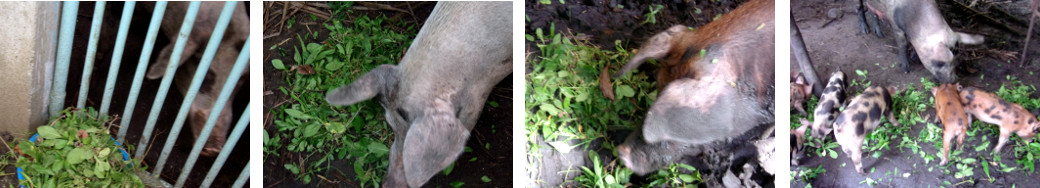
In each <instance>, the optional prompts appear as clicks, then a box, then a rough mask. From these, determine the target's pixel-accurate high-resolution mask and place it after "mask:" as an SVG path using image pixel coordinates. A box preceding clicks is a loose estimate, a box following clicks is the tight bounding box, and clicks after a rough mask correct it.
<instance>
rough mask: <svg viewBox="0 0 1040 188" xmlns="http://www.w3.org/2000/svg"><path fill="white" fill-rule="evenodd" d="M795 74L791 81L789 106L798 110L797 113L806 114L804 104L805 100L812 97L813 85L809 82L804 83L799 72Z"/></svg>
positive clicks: (803, 78) (803, 77)
mask: <svg viewBox="0 0 1040 188" xmlns="http://www.w3.org/2000/svg"><path fill="white" fill-rule="evenodd" d="M795 75H797V76H795V77H794V79H792V82H791V107H794V109H795V110H798V113H802V114H803V115H806V112H805V107H804V106H805V102H807V101H809V98H811V97H812V88H813V85H812V84H811V83H810V84H806V81H805V76H802V74H801V73H798V74H795Z"/></svg>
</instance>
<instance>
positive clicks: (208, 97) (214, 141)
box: [143, 2, 249, 157]
mask: <svg viewBox="0 0 1040 188" xmlns="http://www.w3.org/2000/svg"><path fill="white" fill-rule="evenodd" d="M188 4H189V2H169V4H168V5H167V7H166V12H165V13H164V16H163V20H162V25H161V27H160V29H161V30H162V32H163V34H165V35H166V37H167V38H168V39H169V40H170V41H171V42H170V44H169V45H166V46H165V47H163V48H162V50H161V51H159V56H158V57H157V58H156V59H155V63H153V64H152V65H151V67H149V69H148V72H147V74H146V75H145V77H147V78H148V79H159V78H162V77H163V76H165V74H166V68H167V65H168V64H169V61H170V56H171V53H173V48H174V43H175V41H177V35H178V33H179V32H180V28H181V24H182V23H183V22H184V15H185V13H186V12H187V10H188ZM143 5H144V7H145V8H146V9H148V10H150V11H153V9H154V8H155V7H154V6H155V4H154V3H144V4H143ZM223 7H224V2H202V5H201V6H200V8H199V12H198V15H197V17H196V18H195V24H194V26H193V27H192V30H191V34H189V35H188V40H187V43H185V45H184V52H183V53H181V57H180V58H181V59H180V61H179V62H178V66H184V67H185V68H184V70H187V71H177V72H176V73H175V75H174V76H175V77H174V85H176V87H177V91H179V92H180V93H181V94H186V93H187V92H188V89H189V87H190V86H191V81H192V77H193V76H194V75H195V70H196V69H197V68H198V66H199V59H200V58H201V57H202V53H203V51H204V50H205V45H206V44H208V43H209V39H210V36H212V35H213V29H214V28H215V27H216V22H217V19H218V18H219V17H220V12H221V11H222V9H223ZM248 37H249V16H248V15H246V11H245V4H244V3H241V2H239V3H238V5H237V6H236V7H235V12H234V13H233V16H232V17H231V22H230V23H229V24H228V27H227V30H226V31H225V32H224V37H223V40H222V41H221V43H220V46H219V47H218V48H217V52H216V54H215V55H214V57H213V62H212V63H211V64H210V67H209V69H208V70H207V71H208V72H207V73H206V77H205V79H204V80H203V82H202V86H200V88H199V93H198V95H197V96H196V97H195V100H194V101H193V102H192V103H191V107H190V109H189V111H188V112H189V113H188V121H187V123H188V125H190V126H191V130H192V133H193V136H194V137H195V138H196V139H197V138H198V137H199V133H200V132H202V129H203V128H204V126H205V125H206V120H207V119H208V118H209V115H210V113H213V112H211V111H212V110H213V106H215V105H216V103H217V101H216V100H217V96H218V95H220V90H221V88H223V87H224V84H225V83H224V82H226V81H227V79H228V76H230V75H229V74H231V69H232V68H233V67H234V65H235V61H236V60H237V58H238V54H239V52H240V51H241V50H242V45H243V44H244V43H245V42H246V39H247V38H248ZM189 59H191V60H189ZM246 70H248V68H247V69H246ZM233 84H236V86H235V88H236V89H235V91H234V92H236V93H237V92H238V90H239V89H237V88H239V86H240V85H241V82H239V83H233ZM231 96H235V94H234V93H232V94H231ZM231 119H232V117H231V101H228V102H227V103H225V106H224V109H223V110H222V111H221V112H220V116H219V117H218V118H217V122H216V125H214V127H213V130H212V132H211V134H210V135H209V140H208V141H207V142H206V145H205V147H204V148H203V149H202V153H201V154H202V156H208V157H212V156H216V155H217V154H218V153H220V150H221V149H222V148H223V147H224V142H225V141H226V139H227V133H228V127H230V126H231Z"/></svg>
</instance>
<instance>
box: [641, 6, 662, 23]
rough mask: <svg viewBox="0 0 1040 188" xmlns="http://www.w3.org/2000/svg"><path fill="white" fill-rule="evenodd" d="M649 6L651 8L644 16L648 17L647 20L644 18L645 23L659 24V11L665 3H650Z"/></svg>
mask: <svg viewBox="0 0 1040 188" xmlns="http://www.w3.org/2000/svg"><path fill="white" fill-rule="evenodd" d="M648 8H649V9H650V12H647V13H646V14H643V17H644V18H646V20H643V24H646V23H650V24H657V13H659V12H660V11H661V9H663V8H664V5H660V4H653V5H649V7H648Z"/></svg>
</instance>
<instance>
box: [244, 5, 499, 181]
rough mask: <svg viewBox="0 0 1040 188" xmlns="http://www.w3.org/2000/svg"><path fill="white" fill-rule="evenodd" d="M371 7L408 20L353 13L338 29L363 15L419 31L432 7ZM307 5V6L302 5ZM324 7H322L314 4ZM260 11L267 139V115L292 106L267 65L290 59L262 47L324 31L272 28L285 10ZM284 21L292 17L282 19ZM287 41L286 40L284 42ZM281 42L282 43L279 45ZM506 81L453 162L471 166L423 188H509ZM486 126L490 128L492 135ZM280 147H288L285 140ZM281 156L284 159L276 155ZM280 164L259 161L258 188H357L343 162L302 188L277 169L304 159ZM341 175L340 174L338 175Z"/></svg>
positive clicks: (302, 25) (303, 26) (312, 26)
mask: <svg viewBox="0 0 1040 188" xmlns="http://www.w3.org/2000/svg"><path fill="white" fill-rule="evenodd" d="M373 3H377V4H384V5H389V6H391V7H396V8H400V9H403V10H409V11H411V13H413V14H414V16H413V15H410V14H408V13H403V12H398V11H389V10H371V11H362V10H355V12H354V14H351V15H347V17H348V18H350V19H348V20H346V21H344V22H345V23H344V26H346V25H349V24H350V22H351V20H353V19H354V18H357V17H360V16H361V15H366V16H368V17H370V18H371V17H376V16H379V15H386V16H387V17H388V19H387V21H386V22H384V23H387V24H384V26H387V27H390V29H392V30H395V31H403V30H404V28H400V27H398V26H397V24H389V23H391V22H407V23H414V24H415V25H416V26H415V28H421V27H422V25H421V24H422V23H423V22H424V21H425V20H426V18H427V17H429V14H430V12H431V11H432V10H433V7H434V6H435V5H436V3H434V2H373ZM308 4H311V3H310V2H308ZM318 4H324V3H318ZM264 9H265V10H266V11H268V12H270V13H271V14H268V15H265V16H264V25H265V27H264V28H265V29H264V36H265V38H264V46H265V48H264V60H263V69H264V107H263V109H264V114H265V115H264V129H265V130H267V131H268V132H269V133H274V132H276V128H275V126H274V124H273V119H271V118H270V113H271V109H273V108H276V107H278V106H281V105H291V104H293V103H295V101H292V99H291V98H289V97H288V96H286V95H284V94H283V93H282V92H280V91H278V88H279V87H282V86H287V83H285V79H284V78H285V76H286V75H285V72H283V71H277V70H275V69H274V67H272V66H271V63H270V60H272V59H292V58H285V57H282V56H280V55H279V54H278V53H277V51H276V50H271V49H270V48H268V47H271V46H276V45H277V46H280V47H282V48H291V47H293V46H300V45H301V44H300V42H299V41H298V40H296V34H297V33H313V32H317V33H318V37H317V38H318V39H321V38H326V37H328V35H329V31H328V30H326V29H325V28H324V27H322V26H321V23H324V22H325V21H326V20H325V19H318V21H317V22H315V21H311V20H309V19H297V21H298V22H297V23H296V24H297V26H294V27H293V28H289V29H287V28H284V26H282V28H278V27H277V26H276V25H277V24H276V23H273V22H279V21H281V19H282V10H283V9H285V5H284V4H283V3H282V2H267V3H265V4H264ZM293 9H295V8H291V9H289V11H286V12H293ZM320 10H321V11H328V8H322V9H320ZM286 15H288V16H293V15H290V14H286ZM294 15H295V16H296V17H297V18H305V17H309V16H310V13H307V12H306V11H299V12H297V13H296V14H294ZM290 39H291V40H290ZM283 41H285V42H283ZM303 42H304V43H312V42H321V41H320V40H313V41H303ZM286 64H287V65H286V66H291V65H292V64H294V63H292V62H286ZM511 79H512V76H508V77H506V78H505V79H503V81H502V82H499V83H498V84H497V85H495V87H494V88H493V90H492V92H491V95H490V96H488V99H487V100H488V101H495V102H497V103H498V104H499V106H498V107H494V108H488V107H487V106H485V108H484V110H483V112H482V113H481V116H480V118H479V120H477V126H476V127H474V130H473V132H472V133H471V136H470V138H469V140H468V141H467V143H466V146H467V147H469V148H472V149H473V152H466V153H463V154H462V155H461V156H459V159H469V158H473V157H476V158H477V160H476V161H472V162H470V161H468V160H457V161H456V164H455V167H454V171H453V172H452V173H451V174H450V175H448V176H445V175H443V174H440V173H439V174H437V175H435V176H433V177H432V178H430V180H429V181H428V182H427V183H426V185H425V186H424V187H451V185H450V183H451V182H456V181H461V182H464V183H465V186H487V187H510V186H512V183H513V182H512V179H513V178H512V157H511V156H512V145H511V144H512V139H513V138H512V135H513V134H512V110H511V109H512V104H513V103H512V100H513V99H512V98H511V97H512V92H513V89H512V88H513V87H512V86H511V85H512V84H511V83H512V82H511V81H510V80H511ZM491 125H495V127H494V130H496V131H492V127H491ZM285 141H288V139H286V140H285ZM485 144H489V145H490V146H491V147H490V149H485V147H484V145H485ZM282 150H283V151H281V153H288V152H286V151H284V150H285V149H284V148H283V149H282ZM282 156H284V157H285V158H274V157H270V158H267V157H265V160H264V164H263V165H264V168H263V169H264V186H265V187H357V186H358V183H357V182H355V181H356V180H355V178H354V177H353V176H355V175H354V174H353V170H352V166H351V165H350V164H353V161H350V160H348V159H344V160H337V161H333V162H332V163H331V167H332V169H331V170H329V171H327V172H320V173H319V174H320V175H322V176H325V177H327V178H328V179H329V180H328V181H324V180H321V179H318V178H315V180H314V181H313V182H311V183H310V184H303V182H301V181H299V180H297V179H295V175H293V174H292V173H291V172H289V171H288V170H286V169H285V168H284V167H283V166H284V164H286V163H287V162H291V161H292V160H296V159H297V158H299V156H304V154H288V155H282ZM340 172H342V173H340ZM481 176H487V177H488V178H490V179H491V180H492V181H491V182H488V183H483V181H482V180H481Z"/></svg>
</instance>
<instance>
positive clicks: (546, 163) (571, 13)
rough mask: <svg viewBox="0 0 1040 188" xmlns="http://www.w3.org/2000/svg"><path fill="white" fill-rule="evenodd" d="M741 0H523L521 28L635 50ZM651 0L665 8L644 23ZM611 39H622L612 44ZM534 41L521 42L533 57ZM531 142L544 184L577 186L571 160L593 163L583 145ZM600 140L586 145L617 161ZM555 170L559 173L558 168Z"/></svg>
mask: <svg viewBox="0 0 1040 188" xmlns="http://www.w3.org/2000/svg"><path fill="white" fill-rule="evenodd" d="M744 2H746V0H722V1H708V0H693V1H666V2H656V1H610V0H605V1H574V0H566V1H565V2H564V3H563V4H561V3H560V2H559V1H556V0H553V1H552V3H551V4H541V3H539V2H538V1H534V0H528V1H526V2H525V15H526V16H527V19H528V20H527V21H525V26H524V32H525V33H526V34H529V35H532V36H535V31H536V30H537V29H539V28H540V29H542V32H543V33H545V34H546V35H548V33H549V29H550V27H555V31H556V33H563V35H564V36H566V37H569V38H572V39H576V40H583V41H587V42H589V43H590V44H592V45H594V46H597V47H599V48H600V49H605V50H615V49H616V47H618V46H617V45H621V46H620V47H623V48H624V49H626V50H633V49H637V48H639V47H640V45H641V44H642V43H643V42H644V41H646V40H647V39H649V38H650V37H652V36H653V35H654V34H657V33H659V32H661V31H663V30H665V29H667V28H669V27H671V26H674V25H677V24H682V25H686V26H689V27H694V28H696V27H700V26H702V25H704V24H707V23H709V22H711V21H712V20H713V19H714V18H715V17H716V16H718V15H721V14H724V13H726V12H729V11H731V10H733V9H734V8H736V7H737V6H739V5H740V4H743V3H744ZM654 4H660V5H664V8H662V9H661V10H660V11H659V12H658V13H657V14H656V21H657V23H656V24H649V23H646V24H644V23H643V22H644V21H645V20H646V18H645V17H644V14H646V13H648V12H650V9H649V7H650V6H651V5H654ZM535 37H537V36H535ZM615 41H620V42H619V43H615ZM535 44H536V43H535V42H530V41H527V42H526V43H525V47H526V53H527V54H528V57H529V58H537V57H538V56H539V50H538V48H537V47H536V46H535ZM528 61H531V60H528ZM617 66H620V65H617ZM526 67H527V68H526V69H525V71H526V72H530V71H531V70H533V67H531V66H530V65H527V66H526ZM639 69H640V71H641V72H642V71H647V72H656V67H654V66H653V65H649V64H647V65H644V66H641V67H640V68H639ZM651 79H654V78H651ZM651 81H652V80H651ZM633 121H642V120H633ZM629 133H630V130H614V131H610V132H609V133H607V135H610V137H611V140H609V141H613V142H616V143H621V142H623V141H624V139H625V137H626V136H627V135H628V134H629ZM531 142H537V143H539V145H541V146H540V148H542V150H540V151H539V152H540V153H541V155H542V156H543V157H542V158H540V159H536V158H533V157H528V161H529V162H528V163H529V164H536V163H537V164H541V166H536V167H535V166H532V167H529V168H537V171H538V173H539V174H533V175H534V176H539V177H538V178H540V179H541V180H537V181H541V182H532V183H536V184H547V185H555V184H560V183H562V184H563V185H565V186H580V185H578V184H576V183H575V182H573V181H570V180H571V179H573V178H574V177H575V176H577V175H580V173H576V172H574V171H575V170H574V169H580V168H579V167H578V166H574V167H573V168H568V166H570V165H574V164H577V165H579V166H581V165H584V166H588V165H591V164H592V162H590V161H588V160H589V159H588V158H587V153H589V151H587V150H585V149H582V148H583V147H584V146H583V147H579V148H575V150H580V151H571V152H569V153H567V154H561V153H559V152H556V151H550V150H552V149H546V148H552V147H551V146H549V145H547V144H545V143H544V141H541V140H538V141H531ZM601 142H603V140H596V141H593V143H592V144H589V148H588V150H593V151H596V152H598V153H599V154H600V156H601V158H603V159H601V160H602V161H604V162H603V163H610V161H613V160H616V159H615V157H614V156H613V155H614V154H613V152H612V151H611V150H609V149H607V148H601V147H600V143H601ZM691 161H696V160H693V159H688V157H687V158H684V159H683V162H685V163H687V164H693V162H691ZM615 162H616V161H615ZM616 164H620V163H616ZM590 168H591V167H590ZM558 171H559V173H557V172H558ZM702 173H704V172H702ZM547 174H556V175H547ZM762 174H764V173H762ZM550 176H552V177H550ZM532 178H536V177H532ZM646 178H647V177H638V176H633V177H632V180H631V182H632V183H633V184H636V185H640V184H648V183H649V182H650V181H649V180H647V179H646ZM754 179H756V180H764V182H765V184H763V185H765V186H771V184H772V182H773V181H772V177H761V176H756V178H754ZM527 186H537V185H527Z"/></svg>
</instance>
